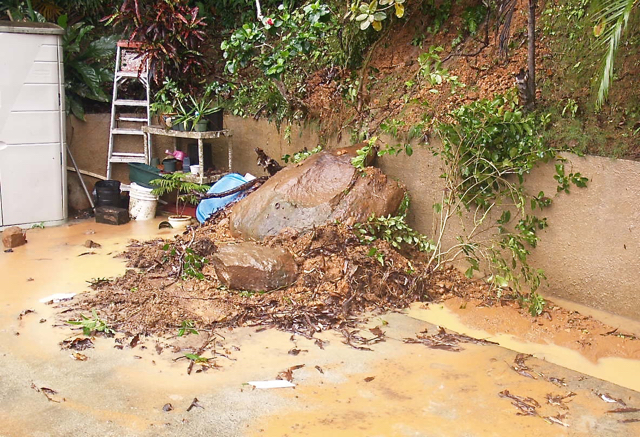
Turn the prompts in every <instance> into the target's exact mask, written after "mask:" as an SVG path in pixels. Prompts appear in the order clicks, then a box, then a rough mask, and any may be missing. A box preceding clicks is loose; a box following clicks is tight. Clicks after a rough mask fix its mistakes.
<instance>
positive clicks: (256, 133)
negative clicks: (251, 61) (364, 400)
mask: <svg viewBox="0 0 640 437" xmlns="http://www.w3.org/2000/svg"><path fill="white" fill-rule="evenodd" d="M72 123H73V128H74V129H73V130H72V132H73V134H72V135H73V138H72V139H71V141H70V144H71V149H72V151H74V155H75V156H76V160H77V161H78V165H79V166H80V168H82V169H84V170H89V171H93V172H96V173H99V174H105V167H106V148H107V143H108V124H109V117H108V115H89V116H88V122H87V123H85V124H80V123H81V122H77V121H74V122H72ZM225 127H227V128H230V129H232V130H233V132H234V137H233V138H234V139H233V148H234V167H233V170H234V171H237V172H240V173H245V172H251V173H253V174H254V175H256V176H262V175H264V172H263V171H262V170H261V169H260V168H258V167H257V165H256V155H255V153H254V151H253V149H254V148H255V147H260V148H262V149H264V150H265V152H266V153H267V154H268V155H270V156H272V157H273V158H276V159H280V157H281V156H282V155H284V154H287V153H289V154H291V153H294V152H295V151H298V150H300V149H302V148H303V147H307V148H308V149H311V148H313V147H315V146H316V145H317V144H318V142H319V138H318V135H317V133H316V132H315V130H314V129H313V128H306V129H302V130H300V129H299V128H294V129H293V132H292V134H291V137H290V143H289V141H287V140H285V138H284V131H281V132H278V131H277V130H276V128H275V126H274V125H272V124H269V123H268V122H266V121H264V120H258V121H255V120H252V119H240V118H237V117H225ZM348 137H349V136H348V135H343V140H342V141H340V142H337V141H329V147H334V146H336V145H341V146H344V145H348V143H347V141H348V140H347V138H348ZM166 145H168V144H167V143H162V144H160V143H159V142H156V146H155V150H156V153H159V152H161V151H162V150H163V148H164V147H165V146H166ZM169 145H170V144H169ZM214 150H215V151H214V163H221V164H224V162H226V148H225V144H224V142H222V143H221V144H219V147H215V145H214ZM568 158H569V159H570V161H571V163H572V165H573V169H572V171H579V172H581V173H582V174H583V175H585V176H587V177H589V179H590V182H589V187H588V188H587V189H579V188H575V187H574V188H572V192H571V194H569V195H567V194H564V193H560V194H557V195H556V194H555V192H556V182H555V180H554V179H553V174H554V171H555V170H554V167H553V164H548V165H543V166H540V167H539V168H537V169H536V170H535V171H534V172H533V173H532V175H530V177H529V178H528V179H527V184H528V186H529V187H530V189H531V191H532V192H535V193H537V192H538V191H540V190H542V191H544V192H545V193H547V195H552V197H554V200H555V201H554V202H553V205H552V206H551V207H550V208H548V209H547V210H545V216H546V217H547V218H548V222H549V227H548V228H547V229H545V230H544V231H542V233H541V238H542V241H541V242H540V243H539V246H538V248H536V249H534V250H533V253H532V256H531V258H530V260H531V262H532V264H533V265H535V266H537V267H540V268H542V269H544V271H545V273H546V275H547V277H548V281H547V282H546V283H545V284H544V285H543V286H542V291H543V292H544V293H545V294H546V295H549V296H554V295H555V296H560V297H563V298H566V299H569V300H572V301H575V302H579V303H582V304H585V305H588V306H591V307H594V308H597V309H601V310H605V311H609V312H613V313H617V314H620V315H623V316H627V317H631V318H634V319H637V320H640V285H638V281H637V276H638V273H640V162H635V161H625V160H616V161H614V160H610V159H607V158H599V157H586V158H579V157H576V156H568ZM378 165H379V166H380V167H381V168H382V170H383V171H384V172H385V173H386V174H388V175H389V176H390V177H394V178H397V179H398V180H400V181H402V182H403V183H405V184H406V186H407V188H408V190H409V192H410V194H411V199H412V203H411V211H410V216H409V219H410V223H411V225H412V226H414V227H415V228H416V229H418V230H419V231H421V232H423V233H425V234H427V235H431V234H432V214H433V209H432V205H433V204H434V203H435V202H438V201H440V197H441V193H442V187H443V181H442V179H440V178H439V175H440V162H439V160H438V159H437V158H435V157H433V156H432V153H431V152H430V151H429V150H427V149H426V148H421V147H416V148H415V151H414V154H413V156H411V157H407V156H405V155H404V154H401V155H399V156H396V157H384V158H381V159H379V161H378ZM114 174H115V176H116V177H117V178H120V179H121V180H123V181H128V179H127V177H128V173H127V172H126V165H125V166H120V169H119V170H116V172H115V173H114ZM69 181H70V182H69V184H70V187H73V185H74V182H75V181H77V178H76V176H75V175H73V174H70V175H69ZM76 184H77V182H76ZM90 185H91V186H90V189H91V188H92V187H93V185H92V184H90ZM77 191H78V190H74V189H73V188H72V189H71V197H70V202H71V203H72V204H73V202H74V199H76V198H77V197H78V196H75V195H73V193H74V192H77ZM76 194H77V193H76Z"/></svg>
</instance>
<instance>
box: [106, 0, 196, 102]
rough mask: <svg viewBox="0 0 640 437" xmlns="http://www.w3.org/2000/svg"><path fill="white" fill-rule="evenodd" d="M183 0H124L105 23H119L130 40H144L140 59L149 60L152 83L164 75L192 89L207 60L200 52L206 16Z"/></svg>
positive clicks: (161, 79) (161, 78)
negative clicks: (150, 0)
mask: <svg viewBox="0 0 640 437" xmlns="http://www.w3.org/2000/svg"><path fill="white" fill-rule="evenodd" d="M188 3H189V2H187V1H186V0H162V1H158V2H148V1H142V0H124V2H123V3H122V6H121V7H120V8H119V9H118V10H117V12H115V13H114V14H112V15H110V16H108V17H106V18H105V21H106V23H107V24H109V25H110V24H113V25H122V26H124V29H125V32H126V33H128V34H129V35H130V36H129V40H130V41H137V42H142V43H143V47H144V49H143V52H142V55H141V56H142V60H143V61H145V62H148V63H149V72H150V73H151V77H152V78H153V79H154V82H155V83H156V84H158V85H160V84H161V83H162V81H163V79H164V78H166V77H169V78H172V79H174V80H175V81H177V82H178V83H179V84H180V85H181V86H182V87H183V88H185V89H187V90H189V91H191V90H193V89H194V88H197V82H198V79H195V80H194V78H203V77H205V72H206V60H205V57H204V55H203V53H202V48H203V44H204V42H205V41H206V35H205V32H204V29H205V27H206V22H205V19H204V18H202V17H199V16H198V11H199V8H198V7H197V6H195V7H191V6H189V4H188Z"/></svg>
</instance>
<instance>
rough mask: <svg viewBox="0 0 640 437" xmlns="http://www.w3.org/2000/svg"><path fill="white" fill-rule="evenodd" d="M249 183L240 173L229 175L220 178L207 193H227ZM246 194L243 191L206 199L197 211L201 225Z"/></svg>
mask: <svg viewBox="0 0 640 437" xmlns="http://www.w3.org/2000/svg"><path fill="white" fill-rule="evenodd" d="M247 182H249V179H245V178H244V177H243V176H242V175H240V174H238V173H229V174H228V175H225V176H223V177H221V178H220V180H219V181H218V182H216V183H215V184H213V186H212V187H211V188H209V191H207V193H223V192H225V191H228V190H231V189H233V188H236V187H239V186H240V185H242V184H245V183H247ZM243 195H244V193H243V192H242V191H241V192H239V193H235V194H230V195H228V196H225V197H220V198H213V199H205V200H203V201H201V202H200V204H198V208H197V209H196V218H197V219H198V221H199V222H200V223H203V222H204V221H205V220H206V219H208V218H209V216H211V214H213V213H214V212H216V211H218V210H220V209H222V208H224V207H225V206H226V205H227V204H229V203H231V202H233V201H234V200H236V199H238V198H239V197H241V196H243Z"/></svg>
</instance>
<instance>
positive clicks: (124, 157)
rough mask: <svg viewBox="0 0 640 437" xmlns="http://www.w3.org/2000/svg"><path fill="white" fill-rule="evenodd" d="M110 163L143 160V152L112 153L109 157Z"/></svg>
mask: <svg viewBox="0 0 640 437" xmlns="http://www.w3.org/2000/svg"><path fill="white" fill-rule="evenodd" d="M109 162H111V163H125V162H145V157H144V153H114V154H113V155H111V158H109Z"/></svg>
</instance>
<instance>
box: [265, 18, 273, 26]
mask: <svg viewBox="0 0 640 437" xmlns="http://www.w3.org/2000/svg"><path fill="white" fill-rule="evenodd" d="M264 22H265V23H266V24H268V25H269V26H273V19H272V18H267V19H266V20H265V21H264Z"/></svg>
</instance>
